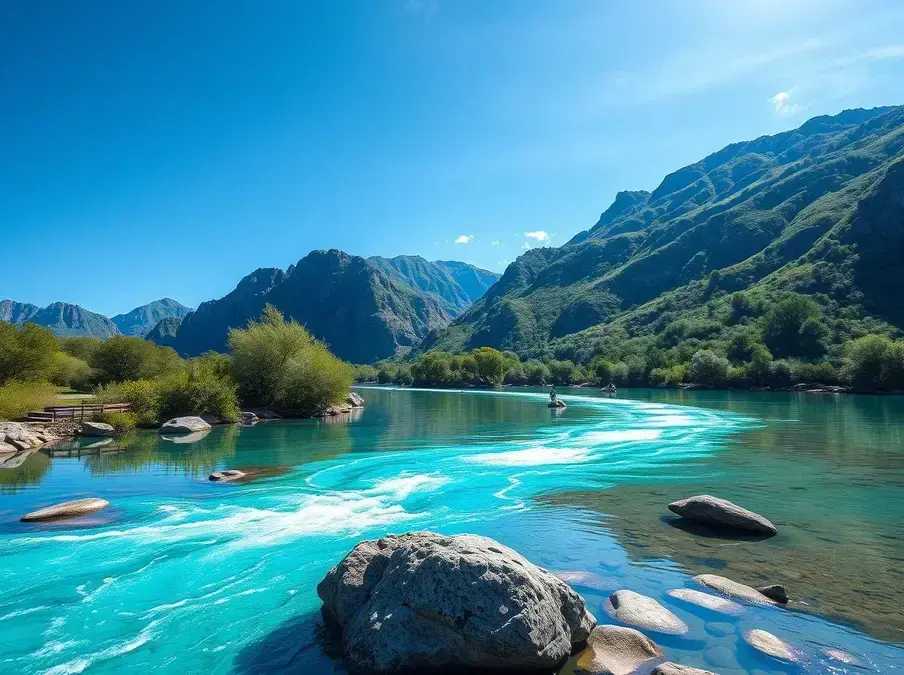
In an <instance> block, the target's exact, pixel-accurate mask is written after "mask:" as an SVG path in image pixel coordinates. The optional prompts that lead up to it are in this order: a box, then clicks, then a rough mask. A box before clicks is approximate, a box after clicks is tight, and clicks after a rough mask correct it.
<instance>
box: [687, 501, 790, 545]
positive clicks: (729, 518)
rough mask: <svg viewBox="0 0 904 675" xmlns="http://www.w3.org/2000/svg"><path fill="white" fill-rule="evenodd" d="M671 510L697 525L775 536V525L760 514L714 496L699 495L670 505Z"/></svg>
mask: <svg viewBox="0 0 904 675" xmlns="http://www.w3.org/2000/svg"><path fill="white" fill-rule="evenodd" d="M669 510H670V511H672V512H673V513H677V514H678V515H679V516H681V517H682V518H686V519H687V520H691V521H693V522H696V523H703V524H705V525H712V526H715V527H721V528H725V529H730V530H738V531H742V532H753V533H755V534H763V535H768V536H773V535H774V534H775V533H776V529H775V525H773V524H772V523H771V522H770V521H769V520H767V519H766V518H764V517H763V516H761V515H760V514H758V513H754V512H753V511H748V510H747V509H745V508H742V507H740V506H738V505H737V504H733V503H732V502H730V501H728V500H727V499H719V498H718V497H713V496H712V495H697V496H696V497H689V498H688V499H680V500H678V501H677V502H672V503H671V504H669Z"/></svg>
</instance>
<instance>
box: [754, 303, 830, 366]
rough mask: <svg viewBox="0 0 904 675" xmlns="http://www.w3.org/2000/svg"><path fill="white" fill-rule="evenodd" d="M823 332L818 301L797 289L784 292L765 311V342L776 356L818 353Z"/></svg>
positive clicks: (806, 355)
mask: <svg viewBox="0 0 904 675" xmlns="http://www.w3.org/2000/svg"><path fill="white" fill-rule="evenodd" d="M824 332H825V327H824V326H823V324H822V312H821V311H820V309H819V305H817V304H816V303H815V302H813V300H811V299H810V298H808V297H806V296H804V295H800V294H798V293H791V294H789V295H788V296H786V297H785V298H784V299H783V300H781V301H779V302H778V303H776V304H775V306H774V307H773V308H772V309H770V310H769V312H768V314H767V315H766V330H765V339H766V346H767V347H769V349H770V351H771V352H772V353H773V354H775V355H776V356H780V357H786V356H791V357H794V356H798V357H803V358H815V357H818V356H821V355H822V354H823V353H824V352H825V347H824V346H823V345H822V342H821V339H822V336H823V334H824Z"/></svg>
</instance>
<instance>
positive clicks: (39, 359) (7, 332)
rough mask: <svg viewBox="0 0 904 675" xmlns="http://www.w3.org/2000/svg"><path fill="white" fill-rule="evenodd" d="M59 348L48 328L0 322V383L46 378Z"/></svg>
mask: <svg viewBox="0 0 904 675" xmlns="http://www.w3.org/2000/svg"><path fill="white" fill-rule="evenodd" d="M59 347H60V344H59V341H58V340H57V339H56V337H54V335H53V333H52V332H51V331H50V330H48V329H47V328H43V327H41V326H38V325H36V324H33V323H26V324H25V325H24V326H22V327H21V328H19V327H18V326H14V325H13V324H11V323H7V322H0V384H3V383H4V382H9V381H11V380H16V381H18V382H27V381H31V380H46V379H48V378H49V377H50V371H51V369H52V367H53V360H54V355H55V354H56V353H57V352H58V351H59Z"/></svg>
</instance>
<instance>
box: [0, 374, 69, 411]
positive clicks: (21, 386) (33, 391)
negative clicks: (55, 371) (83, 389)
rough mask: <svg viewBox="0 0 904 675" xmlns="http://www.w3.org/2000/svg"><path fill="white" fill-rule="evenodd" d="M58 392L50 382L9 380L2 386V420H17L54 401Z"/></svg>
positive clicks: (0, 407)
mask: <svg viewBox="0 0 904 675" xmlns="http://www.w3.org/2000/svg"><path fill="white" fill-rule="evenodd" d="M55 396H56V392H55V390H54V388H53V385H51V384H49V383H48V382H18V381H12V382H7V383H6V384H4V385H3V386H0V420H15V419H19V418H20V417H24V416H25V414H26V413H28V412H30V411H32V410H41V409H43V408H44V406H48V405H50V404H52V403H53V401H54V398H55Z"/></svg>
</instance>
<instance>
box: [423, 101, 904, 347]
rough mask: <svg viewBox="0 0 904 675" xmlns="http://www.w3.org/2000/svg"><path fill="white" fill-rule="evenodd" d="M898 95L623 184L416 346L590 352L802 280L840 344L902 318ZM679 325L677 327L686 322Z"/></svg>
mask: <svg viewBox="0 0 904 675" xmlns="http://www.w3.org/2000/svg"><path fill="white" fill-rule="evenodd" d="M902 201H904V107H901V106H898V107H885V108H875V109H872V110H847V111H844V112H842V113H841V114H838V115H835V116H831V117H829V116H823V117H816V118H814V119H811V120H809V121H808V122H806V123H805V124H803V125H802V126H801V127H800V128H798V129H794V130H792V131H787V132H784V133H780V134H777V135H774V136H763V137H761V138H757V139H755V140H752V141H747V142H742V143H735V144H732V145H729V146H727V147H725V148H723V149H722V150H720V151H718V152H716V153H714V154H712V155H709V156H707V157H705V158H704V159H702V160H700V161H699V162H696V163H694V164H691V165H689V166H686V167H683V168H681V169H679V170H677V171H675V172H673V173H671V174H669V175H668V176H666V177H665V178H664V179H663V180H662V182H661V183H660V184H659V186H658V187H657V188H656V189H655V190H653V191H652V192H646V191H636V192H620V193H619V194H618V195H617V196H616V198H615V201H614V202H613V203H612V205H611V206H610V207H609V208H608V209H607V210H606V211H604V212H603V213H602V215H601V216H600V218H599V220H598V221H597V223H596V224H595V225H594V226H593V227H591V228H590V229H589V230H587V231H585V232H582V233H581V234H579V235H577V236H575V237H574V238H573V239H571V241H569V242H568V243H567V244H565V245H564V246H562V247H560V248H541V249H533V250H530V251H528V252H527V253H525V254H524V255H522V256H520V257H519V258H518V259H517V260H516V261H515V262H513V263H512V264H511V265H509V267H508V269H506V270H505V272H504V274H503V275H502V277H501V278H500V280H499V281H498V282H497V283H496V284H495V285H494V286H493V287H492V288H491V289H490V290H489V291H488V292H487V294H486V295H485V296H484V297H483V298H481V299H480V300H478V301H477V302H476V303H475V304H474V305H473V306H472V307H471V308H470V309H468V310H467V311H466V312H464V313H463V314H461V315H460V316H458V317H457V318H456V320H455V321H454V322H453V323H452V324H451V325H450V326H448V327H447V328H445V329H443V330H441V331H438V332H437V333H436V334H433V335H431V336H430V337H429V338H428V339H427V340H426V341H425V343H424V345H423V346H422V349H425V350H429V349H446V350H450V351H457V350H461V349H470V348H472V347H477V346H483V345H489V346H493V347H497V348H499V349H511V350H514V351H516V352H518V353H519V354H521V355H522V356H535V355H536V356H543V355H550V354H555V355H556V356H558V357H559V358H563V357H568V358H572V357H574V358H578V357H586V356H587V352H588V350H590V349H592V345H593V344H594V342H595V341H600V340H606V339H609V337H610V336H612V335H620V336H622V338H623V339H628V338H631V337H634V336H640V335H645V334H654V333H655V334H657V335H662V334H664V332H666V331H668V330H669V326H670V324H674V325H672V328H671V330H673V331H678V330H683V329H684V328H682V327H681V326H677V324H678V323H680V320H681V319H687V318H688V317H692V318H697V319H701V320H702V321H706V320H708V321H709V323H710V324H712V325H713V328H712V330H713V331H716V332H718V331H720V330H722V328H721V327H720V325H721V322H720V321H718V320H717V321H713V318H714V317H715V318H718V317H720V316H722V315H721V314H720V312H722V311H723V310H724V308H725V307H727V303H728V294H730V293H733V292H735V291H751V292H753V294H754V295H755V296H756V297H758V298H760V299H762V301H763V302H764V303H766V306H768V303H769V302H771V301H772V300H773V299H775V298H777V297H779V296H780V294H782V293H787V292H789V291H794V292H797V293H802V294H805V295H809V296H810V297H811V299H813V300H814V301H815V302H816V303H818V305H819V307H820V308H821V311H822V312H823V313H824V315H825V317H827V319H828V320H829V326H828V327H829V329H830V335H829V336H828V337H827V338H826V339H827V340H829V341H830V342H831V341H834V343H836V344H837V343H838V342H839V341H840V340H841V339H842V338H843V337H844V336H845V335H847V336H848V337H850V336H851V335H854V336H856V335H857V334H858V333H860V334H862V333H863V332H865V331H866V330H868V329H869V330H874V329H879V330H886V331H888V332H895V331H896V330H898V329H900V328H902V327H904V305H902V304H901V303H900V300H899V298H897V297H896V294H895V290H894V289H896V288H900V287H901V286H902V282H904V206H902ZM685 328H686V326H685Z"/></svg>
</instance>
